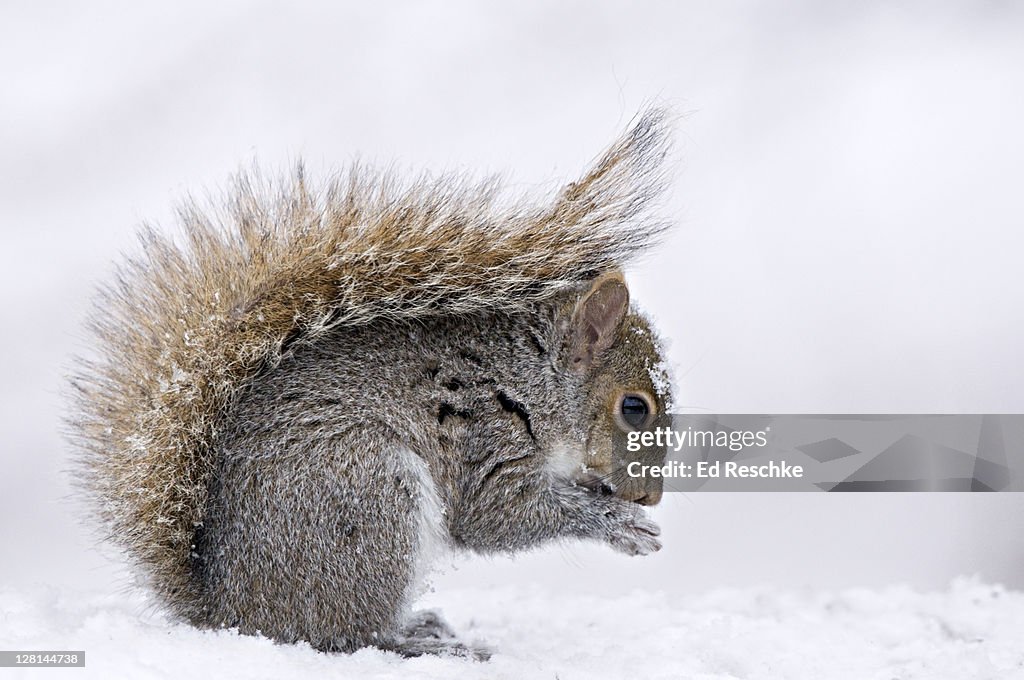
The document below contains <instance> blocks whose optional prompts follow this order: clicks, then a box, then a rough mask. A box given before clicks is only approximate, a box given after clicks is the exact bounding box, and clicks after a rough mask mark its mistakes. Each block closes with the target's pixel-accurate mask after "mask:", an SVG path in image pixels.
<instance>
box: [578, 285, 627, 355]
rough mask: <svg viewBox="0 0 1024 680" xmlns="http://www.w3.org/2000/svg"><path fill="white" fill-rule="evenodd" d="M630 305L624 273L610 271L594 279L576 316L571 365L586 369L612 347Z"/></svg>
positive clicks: (580, 302)
mask: <svg viewBox="0 0 1024 680" xmlns="http://www.w3.org/2000/svg"><path fill="white" fill-rule="evenodd" d="M628 309H629V289H628V288H626V281H625V280H624V279H623V278H622V274H621V273H619V272H609V273H607V274H602V275H601V276H599V277H597V278H596V279H594V283H593V284H592V285H591V286H590V290H589V291H587V293H586V294H585V295H584V296H583V297H582V298H580V301H579V303H578V304H577V305H576V311H575V312H573V316H572V329H571V331H570V337H571V342H572V345H571V354H570V357H569V365H570V366H571V367H572V368H573V369H574V370H577V371H581V372H582V371H586V370H587V369H589V368H590V367H591V366H592V365H593V364H594V360H595V359H597V358H598V357H599V356H600V355H601V353H602V352H604V351H605V350H606V349H608V348H609V347H611V345H612V343H613V342H615V334H616V333H617V332H618V330H619V324H621V323H622V319H623V317H625V315H626V311H627V310H628Z"/></svg>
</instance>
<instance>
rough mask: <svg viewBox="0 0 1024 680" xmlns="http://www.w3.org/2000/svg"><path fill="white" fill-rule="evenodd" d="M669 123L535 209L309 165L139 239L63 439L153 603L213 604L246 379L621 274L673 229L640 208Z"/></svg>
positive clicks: (642, 127)
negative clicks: (206, 599) (209, 552)
mask: <svg viewBox="0 0 1024 680" xmlns="http://www.w3.org/2000/svg"><path fill="white" fill-rule="evenodd" d="M663 127H664V114H663V113H662V112H659V111H652V112H649V113H647V114H645V115H643V116H641V117H640V118H639V119H638V120H637V121H636V123H635V124H634V125H633V126H632V127H631V128H630V130H629V131H628V132H627V133H626V134H625V135H624V136H623V137H622V138H621V139H620V140H619V141H618V142H616V143H615V144H614V145H613V146H612V147H611V148H610V149H609V150H608V151H607V152H606V153H605V154H603V155H602V156H600V157H599V158H598V160H597V161H596V163H595V165H594V166H593V168H592V169H591V170H590V171H589V172H587V173H586V174H585V175H584V176H583V177H582V178H581V179H580V180H578V181H577V182H575V183H572V184H569V185H568V186H567V187H566V188H565V189H564V190H563V191H561V192H560V193H559V194H558V195H557V196H555V197H554V198H553V199H552V200H550V201H548V202H546V203H542V204H532V203H525V202H522V201H520V202H511V201H508V200H506V199H505V198H504V196H503V194H501V192H500V191H499V187H498V185H497V184H495V183H494V182H485V183H482V184H478V185H470V184H468V183H466V182H465V181H463V180H461V179H459V178H453V177H444V178H441V179H437V180H428V179H424V180H420V181H418V182H414V183H412V184H405V185H403V184H401V183H399V182H396V181H395V180H394V179H393V178H391V177H389V176H387V175H383V174H379V173H373V172H367V171H365V170H361V169H358V168H353V169H352V170H350V171H349V173H348V174H347V175H345V176H344V177H342V178H339V179H335V180H333V181H331V182H328V183H327V184H325V185H323V186H318V187H314V186H313V184H312V183H311V182H310V181H309V180H308V179H307V177H306V176H305V175H304V173H303V172H302V170H301V168H300V169H299V170H298V171H296V173H295V174H294V175H293V176H292V177H291V178H290V179H288V180H287V181H285V182H282V183H279V184H274V183H270V182H265V181H263V180H261V179H259V177H258V176H257V175H255V174H248V175H246V174H243V175H241V176H239V177H238V178H237V179H236V180H235V182H234V186H233V189H232V191H231V192H230V194H229V197H228V199H227V200H226V201H225V202H224V204H223V205H220V206H217V207H215V208H212V209H210V210H202V209H200V208H199V207H197V206H196V205H195V204H194V203H188V204H186V205H185V206H183V207H182V208H181V209H180V210H179V213H178V215H179V222H180V226H181V234H180V235H179V237H178V240H175V239H174V238H172V237H169V236H165V235H162V234H160V233H158V232H156V231H155V230H152V229H147V230H145V231H143V233H142V235H141V241H142V252H141V254H140V255H139V256H137V257H135V258H133V259H130V260H127V261H126V262H124V263H123V264H122V265H121V267H120V268H119V270H118V274H117V276H116V278H115V280H114V282H113V283H112V284H110V285H108V286H106V287H105V288H103V289H102V291H101V294H100V296H99V299H98V303H97V305H96V309H95V312H94V314H93V316H92V318H91V322H90V327H91V329H92V331H93V333H94V336H95V339H96V343H97V347H98V356H97V357H96V358H95V359H94V360H88V361H87V360H82V361H80V362H79V364H78V366H77V371H76V374H75V376H74V379H73V386H74V393H73V396H74V402H75V403H74V411H73V415H72V416H71V418H70V424H71V430H72V436H73V438H74V442H75V444H76V446H77V447H78V451H79V461H80V466H81V469H82V471H83V473H84V476H83V478H84V480H85V484H86V485H87V487H88V490H89V491H90V493H91V494H92V496H93V498H94V499H95V500H96V504H95V507H96V509H97V512H98V514H99V515H100V518H101V519H102V520H103V522H105V524H106V526H107V528H108V534H109V535H110V536H111V537H112V538H113V539H114V540H115V541H116V542H117V543H118V544H120V545H121V546H122V547H123V548H125V549H126V550H127V552H128V553H129V555H130V556H131V557H132V558H133V560H134V561H135V562H136V563H137V564H138V565H139V566H141V567H142V569H143V571H144V573H145V574H147V575H148V576H149V580H150V582H151V584H152V586H153V587H154V588H155V590H156V592H157V594H158V595H159V596H160V597H161V599H162V600H163V601H164V602H165V603H168V604H169V605H171V606H172V608H174V609H175V610H177V611H178V612H180V613H186V614H189V613H190V612H194V611H195V610H196V607H201V606H202V601H203V600H202V597H201V596H200V594H198V593H196V592H195V580H194V579H193V578H191V574H192V573H193V572H194V570H195V569H196V564H195V555H196V540H197V536H200V537H201V535H202V532H201V529H202V527H203V525H204V521H205V520H206V519H207V513H208V511H209V498H210V490H211V484H212V483H213V480H214V478H215V473H216V472H217V470H218V466H219V465H221V464H222V462H223V461H222V460H221V458H220V456H221V452H222V451H223V448H224V446H225V445H226V444H228V443H230V442H226V441H225V437H226V436H228V435H231V436H234V434H236V432H235V430H234V429H233V428H235V427H237V421H235V420H232V414H233V413H234V411H235V409H236V407H237V406H238V404H239V403H240V400H241V399H244V398H246V397H245V395H246V393H247V390H250V388H252V386H253V384H254V381H256V380H258V379H259V378H260V376H266V375H268V374H269V373H270V372H273V371H276V370H279V368H280V367H281V366H282V360H283V358H287V357H288V356H290V352H292V351H293V350H295V349H296V348H300V347H303V346H309V345H316V344H317V343H320V342H322V341H324V340H325V339H326V338H329V337H330V335H331V333H332V332H333V331H335V330H337V329H339V328H359V327H367V326H368V325H370V324H375V323H384V322H387V323H388V324H398V325H401V324H402V323H406V322H410V323H411V324H412V326H410V327H414V326H415V323H417V322H419V321H425V320H429V319H444V318H449V317H458V316H467V315H468V316H472V315H486V314H488V313H493V312H500V313H501V314H504V315H514V314H517V313H528V312H530V311H531V310H534V309H536V307H537V305H543V304H545V303H547V302H550V301H552V300H554V299H556V298H557V297H558V296H559V295H560V294H562V293H565V292H566V291H568V290H573V289H576V288H579V287H580V286H581V285H582V284H584V283H585V282H588V281H591V280H593V279H594V278H595V277H597V276H598V275H600V274H601V273H603V272H608V271H613V270H616V269H618V268H620V267H622V266H623V265H624V264H625V263H627V262H629V261H630V260H631V259H633V258H634V257H635V256H637V255H638V254H640V253H642V252H643V251H644V250H647V249H649V248H650V247H651V245H652V244H653V242H654V241H655V240H656V238H657V237H658V235H659V234H660V233H661V231H662V229H663V227H664V225H663V224H662V223H661V222H658V221H656V220H653V219H651V216H650V214H649V211H648V207H649V201H650V199H651V198H652V197H653V196H654V195H656V193H657V192H658V190H659V189H660V186H661V175H660V173H661V165H660V161H661V160H662V157H663V156H664V154H665V151H666V144H667V140H666V136H665V134H664V130H663ZM285 363H287V362H285ZM424 370H429V367H425V369H424ZM510 399H511V397H510ZM511 403H512V404H513V405H514V403H515V402H514V400H512V402H511ZM452 408H454V406H453V407H452ZM509 408H513V407H509ZM444 415H445V414H444V413H443V412H441V413H439V414H438V413H435V414H434V417H435V418H436V417H441V418H442V420H443V418H444ZM449 415H452V414H449ZM455 415H457V411H456V414H455ZM300 637H301V636H300Z"/></svg>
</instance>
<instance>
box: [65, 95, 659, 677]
mask: <svg viewBox="0 0 1024 680" xmlns="http://www.w3.org/2000/svg"><path fill="white" fill-rule="evenodd" d="M666 127H667V125H666V114H665V112H664V111H661V110H650V111H647V112H645V113H643V114H642V115H640V116H638V118H636V119H635V120H634V122H633V123H632V124H631V126H630V127H629V128H628V129H627V131H626V132H625V133H624V135H623V136H622V137H621V138H620V139H619V140H618V141H617V142H615V143H614V144H613V145H612V146H611V147H610V148H609V149H608V150H607V151H606V152H605V153H604V154H603V155H600V156H599V157H598V158H597V160H596V161H595V163H594V165H593V167H592V168H591V169H590V170H589V171H587V172H586V173H584V175H583V176H582V177H581V178H580V179H579V180H577V181H576V182H573V183H570V184H568V185H567V186H565V187H564V188H563V189H562V190H561V191H560V192H558V193H557V195H555V196H554V197H553V198H552V199H548V200H546V201H544V202H542V203H540V204H537V202H536V201H533V202H530V201H527V200H525V199H518V200H505V199H503V197H504V194H502V192H501V191H500V186H499V185H498V183H496V182H494V181H486V182H482V183H477V184H473V183H471V182H469V181H467V180H465V179H464V178H461V177H458V176H445V177H441V178H439V179H438V178H433V179H432V178H429V177H425V178H421V179H419V180H416V181H413V182H411V183H410V182H406V183H404V184H403V183H402V182H399V181H397V180H396V179H395V178H394V177H393V176H392V175H390V174H388V173H381V172H376V171H371V170H367V169H365V168H361V167H359V166H358V165H356V166H354V167H352V168H351V169H350V170H349V171H348V172H347V173H346V174H344V175H341V176H337V177H335V178H334V179H333V180H331V181H329V182H327V183H326V184H324V185H321V186H318V187H313V186H312V185H311V183H310V182H309V180H308V179H307V177H306V173H305V172H304V171H303V169H302V166H301V165H299V166H298V168H297V169H296V171H295V172H294V173H293V174H291V175H289V176H288V177H287V178H286V179H284V180H282V181H277V182H272V181H268V180H266V179H264V177H263V176H262V175H260V174H259V172H258V171H246V172H242V173H240V174H239V175H237V176H236V178H235V181H234V183H233V186H232V189H231V191H230V192H228V193H227V200H225V201H222V202H220V203H219V204H217V205H216V206H215V207H212V208H209V207H200V206H199V205H198V204H197V203H196V202H194V201H187V202H186V203H185V204H184V205H183V206H182V207H181V208H180V209H179V210H178V221H179V222H180V225H179V226H180V227H181V231H182V234H183V236H182V237H181V238H179V240H178V242H176V241H175V240H174V238H172V237H171V236H167V235H163V234H161V233H159V232H158V231H156V230H155V229H153V228H143V229H142V231H141V233H140V241H141V251H142V252H141V255H138V256H136V257H134V258H130V259H126V260H125V261H124V262H123V263H122V264H121V265H120V266H119V268H118V270H117V275H116V277H115V279H114V281H113V283H111V284H107V285H106V286H104V287H101V289H100V292H99V294H98V296H97V304H96V306H95V309H94V311H93V313H92V316H91V317H90V323H89V327H90V329H91V331H92V334H93V340H94V343H95V348H96V352H95V353H94V357H93V358H92V359H79V360H78V363H77V364H76V366H75V370H74V373H73V375H72V377H71V385H72V387H73V389H72V390H71V394H72V400H73V401H72V406H71V409H72V410H71V414H70V416H69V417H68V419H67V420H68V423H69V425H70V427H69V432H70V435H71V439H72V442H73V444H74V446H75V447H76V452H75V454H74V455H75V460H76V463H77V469H78V470H80V472H81V475H80V479H81V480H82V484H83V486H84V488H85V491H86V492H87V493H88V495H89V497H90V498H91V500H92V501H94V502H93V506H94V508H95V514H96V515H98V517H97V519H98V521H100V522H101V523H102V526H104V528H105V531H106V534H107V537H108V538H110V539H112V540H113V542H114V543H115V544H116V545H118V546H119V547H120V548H121V549H122V550H123V551H124V552H125V553H126V554H127V555H128V557H129V559H130V561H131V562H132V563H133V564H134V565H135V566H136V567H137V571H138V572H139V573H140V574H141V576H142V577H143V578H144V579H145V580H146V582H147V585H148V587H149V588H151V589H152V591H153V592H154V594H155V595H156V598H157V601H158V602H159V603H161V604H162V605H163V606H164V607H165V608H166V610H167V611H169V612H170V614H171V615H172V616H174V617H176V618H179V619H182V620H185V621H187V622H189V623H191V624H193V625H195V626H198V627H203V628H222V627H223V628H235V629H237V630H238V631H239V632H240V633H243V634H261V635H264V636H267V637H269V638H272V639H274V640H275V641H279V642H285V643H290V642H298V641H306V642H308V643H309V644H310V645H311V646H312V647H314V648H316V649H318V650H322V651H338V652H351V651H354V650H356V649H359V648H362V647H367V646H374V647H377V648H381V649H384V650H390V651H394V652H397V653H399V654H401V655H403V656H418V655H422V654H455V655H462V656H468V657H472V658H476V659H486V658H487V657H488V656H489V654H490V653H491V652H490V650H489V648H488V647H486V646H485V645H483V644H481V643H476V642H473V643H465V642H462V641H460V640H459V639H458V638H457V637H456V636H455V634H454V633H453V632H452V630H451V628H450V627H449V626H448V624H447V623H446V622H445V621H444V620H443V619H442V618H441V616H440V615H439V614H438V613H437V612H434V611H418V612H417V611H413V609H412V604H413V601H414V600H415V599H416V597H417V596H418V595H419V594H420V588H421V586H422V583H423V579H424V576H425V574H426V573H427V570H428V569H429V565H430V562H431V557H432V555H434V554H435V553H436V551H437V550H441V549H448V548H454V549H461V550H468V551H474V552H477V553H485V554H486V553H492V554H493V553H509V552H513V551H518V550H522V549H526V548H530V547H534V546H537V545H540V544H543V543H545V542H549V541H553V540H558V539H571V538H580V539H593V540H597V541H603V542H605V543H607V544H609V545H610V546H611V547H613V548H614V549H616V550H618V551H621V552H623V553H626V554H629V555H645V554H649V553H652V552H655V551H657V550H658V549H659V548H660V547H661V544H660V542H659V539H658V536H659V534H660V529H659V528H658V526H657V525H656V524H655V523H654V522H653V521H651V520H650V519H649V518H648V516H647V515H646V513H645V510H644V506H650V505H654V504H656V503H658V501H659V500H660V498H661V494H662V487H661V480H660V479H658V478H651V479H632V478H629V477H628V476H626V475H625V474H624V473H623V468H624V466H623V465H622V460H621V454H620V453H619V452H618V450H617V449H616V447H615V446H614V445H613V441H614V440H615V436H616V433H620V432H622V431H626V430H629V429H636V428H639V427H643V426H644V424H645V423H648V422H650V419H651V418H653V417H654V416H655V415H656V414H660V413H664V412H666V410H667V409H668V408H669V400H670V398H671V394H670V391H671V390H670V388H669V382H668V374H667V372H666V369H665V368H664V362H663V360H662V353H663V351H662V343H661V340H660V339H659V337H658V336H657V334H656V333H655V331H654V329H653V328H652V325H651V323H650V322H649V320H648V318H647V317H646V316H645V315H644V314H643V313H641V312H640V311H638V310H637V308H636V307H635V305H634V304H632V303H631V301H630V296H629V291H628V287H627V285H626V282H625V280H624V278H623V274H622V271H623V267H624V266H625V265H627V264H630V263H631V262H632V261H634V260H635V258H636V257H637V256H638V255H640V254H642V253H644V252H645V251H647V250H649V249H650V248H651V247H652V246H653V245H654V244H656V243H657V242H658V240H659V239H660V237H661V236H662V234H663V233H664V232H665V230H666V229H667V224H666V223H665V222H664V221H663V220H659V219H656V218H655V217H654V216H653V215H652V212H653V210H652V208H651V206H652V199H654V198H656V197H657V196H658V195H659V192H660V191H661V189H662V188H663V186H664V183H665V179H664V171H663V170H662V167H663V163H662V160H663V158H664V157H665V155H666V154H667V151H668V145H669V140H668V135H667V132H666Z"/></svg>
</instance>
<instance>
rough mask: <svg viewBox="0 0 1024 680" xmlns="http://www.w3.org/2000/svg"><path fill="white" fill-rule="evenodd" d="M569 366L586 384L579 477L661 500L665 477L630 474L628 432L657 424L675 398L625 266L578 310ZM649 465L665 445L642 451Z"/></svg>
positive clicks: (604, 488)
mask: <svg viewBox="0 0 1024 680" xmlns="http://www.w3.org/2000/svg"><path fill="white" fill-rule="evenodd" d="M564 347H565V352H564V354H563V356H564V357H565V363H566V369H567V370H568V371H570V372H572V373H574V374H576V375H577V376H578V377H579V378H581V383H582V385H583V394H582V395H581V396H582V398H583V404H582V406H583V413H582V416H583V417H584V418H585V423H586V425H585V431H586V453H585V459H584V472H583V476H582V478H581V479H580V480H578V481H579V482H580V483H582V484H584V485H586V486H589V487H591V488H592V489H594V490H595V491H599V492H603V493H614V494H615V495H617V496H619V497H620V498H624V499H626V500H629V501H635V502H637V503H641V504H643V505H654V504H656V503H658V501H660V500H661V494H662V480H661V479H660V478H657V477H650V478H646V477H636V478H634V477H630V476H629V475H628V474H627V470H626V468H627V465H628V464H629V463H630V462H631V461H632V460H635V459H636V456H635V455H630V454H627V453H626V450H625V447H624V443H625V439H626V435H627V434H628V433H629V432H630V431H634V430H645V429H648V428H650V427H653V426H654V423H655V419H656V418H658V416H661V415H664V414H665V413H666V410H667V408H668V404H669V403H670V400H671V394H670V389H671V388H670V382H669V379H668V374H667V372H666V371H665V368H664V361H663V358H662V350H661V343H660V342H659V340H658V337H657V336H656V335H655V333H654V331H653V330H652V329H651V326H650V324H649V323H648V320H647V318H646V317H645V316H644V315H643V314H641V313H640V312H639V311H637V310H636V309H635V308H633V307H631V305H630V301H629V289H628V288H627V286H626V282H625V280H624V279H623V277H622V274H621V273H620V272H609V273H606V274H602V275H601V276H599V277H597V278H596V279H594V281H593V282H592V283H591V285H590V288H589V290H587V291H586V292H584V293H583V295H582V296H581V297H580V298H579V300H578V302H577V303H576V305H575V308H574V309H573V311H572V316H571V322H570V325H569V329H568V332H567V334H566V342H565V345H564ZM643 455H644V456H646V457H650V456H652V455H653V456H655V457H658V458H660V459H659V460H648V459H645V460H643V461H642V462H643V463H644V464H655V465H660V464H662V463H663V462H664V457H665V452H664V451H660V452H653V453H652V452H651V451H650V450H649V449H647V450H645V451H644V454H643Z"/></svg>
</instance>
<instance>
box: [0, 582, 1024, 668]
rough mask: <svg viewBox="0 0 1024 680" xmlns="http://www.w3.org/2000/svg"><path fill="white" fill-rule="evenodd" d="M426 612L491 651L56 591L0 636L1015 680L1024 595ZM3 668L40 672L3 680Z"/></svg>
mask: <svg viewBox="0 0 1024 680" xmlns="http://www.w3.org/2000/svg"><path fill="white" fill-rule="evenodd" d="M429 603H430V604H431V605H432V606H437V607H438V608H441V609H442V610H443V612H444V613H445V615H446V616H447V618H448V619H449V621H450V622H451V623H452V624H453V625H454V626H455V627H456V628H457V629H458V630H459V631H460V633H461V634H462V635H463V636H464V637H466V638H469V639H479V640H482V641H486V642H487V643H489V644H490V645H491V646H492V647H493V648H494V649H495V651H496V653H495V654H494V656H493V658H492V659H491V661H489V662H487V663H478V662H473V661H467V660H463V659H456V658H418V659H408V660H407V659H401V658H399V657H398V656H396V655H394V654H388V653H384V652H381V651H378V650H374V649H366V650H362V651H360V652H358V653H356V654H352V655H327V654H321V653H319V652H316V651H314V650H313V649H311V648H310V647H308V646H307V645H304V644H303V645H275V644H273V643H272V642H270V641H269V640H266V639H263V638H253V637H246V636H240V635H238V634H236V633H234V632H231V631H216V632H211V631H199V630H196V629H193V628H191V627H189V626H187V625H184V624H180V623H172V622H169V621H168V620H167V619H166V618H165V617H164V616H162V615H161V614H159V613H157V612H155V611H154V610H153V608H152V607H150V606H148V604H147V602H146V601H145V600H144V599H142V597H141V596H140V595H134V596H131V595H124V594H122V595H111V594H96V593H85V592H76V591H73V590H55V589H43V590H30V591H24V590H22V591H14V590H10V589H5V590H0V640H3V644H4V646H6V647H8V648H15V647H16V648H24V649H44V648H45V649H54V648H62V649H78V650H85V652H86V668H85V669H84V671H83V670H81V669H77V670H74V671H72V670H67V671H61V672H64V673H67V674H68V675H69V676H74V677H76V678H84V677H88V678H104V679H106V678H139V679H146V678H202V677H237V678H268V679H269V678H274V679H275V680H283V679H285V678H303V679H305V678H362V679H370V678H392V677H401V678H422V679H426V678H446V679H447V678H460V679H467V680H468V679H471V678H523V679H526V678H544V679H545V680H550V679H552V678H560V679H561V680H568V679H571V678H580V679H586V680H593V679H597V678H644V679H654V678H686V679H687V680H712V679H714V680H727V679H729V680H731V679H734V678H748V679H750V680H755V679H758V678H764V679H766V680H767V679H771V680H778V679H780V678H785V679H787V680H800V679H803V678H806V679H807V680H822V679H823V678H828V679H831V680H841V679H844V678H849V679H850V680H894V679H897V678H898V679H899V680H912V679H913V678H922V679H927V680H942V679H945V678H948V679H949V680H995V679H999V680H1011V679H1014V678H1024V593H1020V592H1014V591H1008V590H1005V589H1003V588H1001V587H998V586H990V585H986V584H983V583H981V582H979V581H976V580H967V579H962V580H957V581H954V582H953V583H952V584H951V585H950V586H949V588H948V589H946V590H943V591H939V592H917V591H914V590H911V589H908V588H902V587H890V588H884V589H877V590H866V589H862V590H845V591H839V592H820V591H819V592H815V591H809V590H808V591H799V590H797V591H785V590H778V589H771V590H766V589H719V590H716V591H713V592H710V593H706V594H704V595H701V596H697V597H692V598H684V599H679V598H673V597H667V596H664V595H659V594H658V593H656V592H653V591H647V590H645V591H638V592H637V593H636V594H634V595H631V596H620V597H615V598H603V597H601V596H600V595H596V594H595V595H592V596H584V595H561V596H557V595H553V594H552V593H551V592H549V591H546V590H544V589H542V588H539V587H533V588H531V587H522V586H517V587H513V586H509V587H507V588H501V589H487V590H478V589H464V590H455V591H451V592H444V593H440V592H437V593H433V594H432V595H431V597H430V599H429ZM51 672H52V671H51ZM12 673H13V674H14V676H15V677H39V675H40V673H41V672H40V671H39V670H35V669H33V670H21V671H17V670H14V671H12V670H6V669H5V670H2V671H0V677H4V678H6V677H10V674H12ZM211 673H212V675H211Z"/></svg>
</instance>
